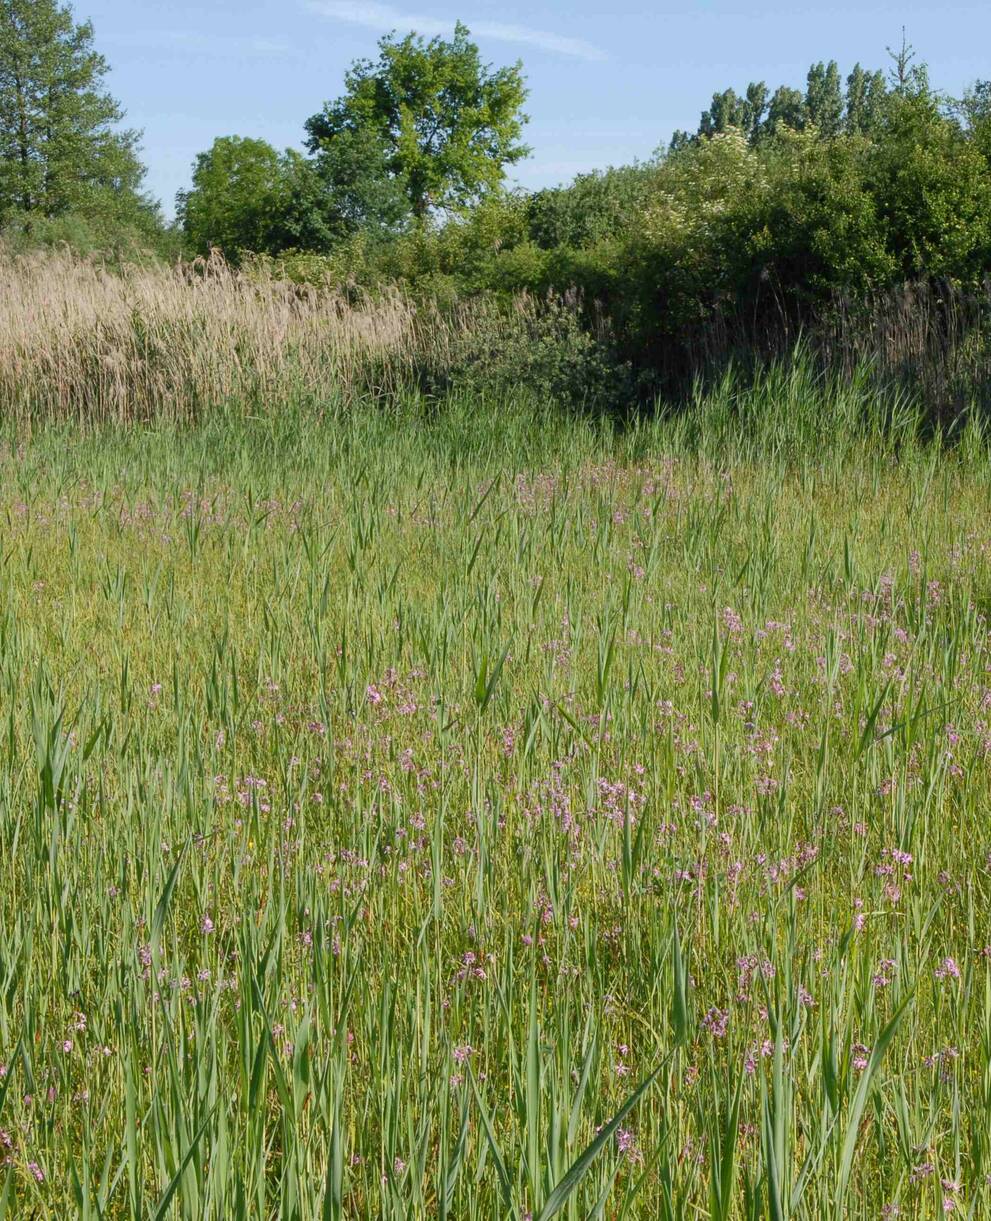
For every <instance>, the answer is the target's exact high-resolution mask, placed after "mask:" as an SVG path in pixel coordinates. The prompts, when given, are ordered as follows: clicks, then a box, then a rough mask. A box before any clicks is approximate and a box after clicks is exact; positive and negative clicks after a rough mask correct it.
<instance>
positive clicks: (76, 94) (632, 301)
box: [0, 0, 991, 408]
mask: <svg viewBox="0 0 991 1221" xmlns="http://www.w3.org/2000/svg"><path fill="white" fill-rule="evenodd" d="M0 15H2V21H3V28H2V31H0V225H3V226H4V227H5V229H6V231H7V232H8V233H14V234H19V235H21V237H22V238H23V237H24V236H25V235H27V238H28V239H29V240H42V239H43V238H44V237H45V235H51V234H52V233H53V232H54V233H56V234H58V235H60V236H64V235H65V233H66V232H67V231H68V230H70V229H71V227H72V225H73V224H78V225H80V226H82V228H83V229H86V227H87V226H88V227H89V228H88V230H87V233H89V234H90V240H91V241H92V242H97V241H99V239H100V236H101V233H102V232H110V231H112V232H113V234H114V235H115V239H116V240H119V238H120V235H121V233H128V234H132V235H133V234H137V235H138V237H139V238H140V239H141V240H144V241H145V242H146V244H147V245H149V246H153V247H156V248H157V249H158V250H159V251H162V252H165V253H167V254H175V253H177V252H179V251H181V252H183V253H185V254H186V255H187V256H196V255H207V254H209V253H210V252H211V251H217V250H219V251H221V252H222V253H223V254H224V256H225V257H226V258H227V259H228V260H229V261H231V262H232V263H235V264H240V265H242V266H245V267H248V268H258V267H259V266H260V267H263V268H268V269H269V270H271V271H273V272H274V273H276V274H278V275H280V276H283V277H286V278H290V279H297V280H304V281H309V282H319V283H323V284H327V285H330V286H334V287H337V288H341V289H343V290H345V291H348V292H352V293H362V292H375V291H377V290H380V289H381V288H382V287H383V286H385V285H396V284H399V285H402V286H404V287H405V288H406V289H408V290H409V291H410V292H411V293H413V294H414V295H422V296H424V297H427V298H429V299H430V301H431V303H432V304H438V303H439V304H440V305H441V306H444V305H445V303H446V304H449V305H450V306H451V307H454V306H455V305H456V303H458V302H461V301H463V300H464V298H465V297H466V296H467V297H473V296H477V295H480V294H484V295H486V296H490V297H492V298H494V299H496V300H500V299H501V300H505V301H507V302H508V301H510V300H512V299H513V298H514V297H515V296H516V295H518V294H520V293H521V292H522V293H526V294H529V295H530V296H531V297H533V298H535V299H537V300H539V301H545V302H549V303H551V304H549V305H548V315H549V317H552V323H549V324H548V325H549V326H550V327H551V330H553V331H554V332H555V333H558V334H563V333H565V332H566V333H567V336H566V340H564V341H562V342H563V345H564V346H563V348H562V352H563V353H564V355H563V356H562V357H561V360H562V361H564V362H567V360H568V359H570V358H569V357H568V355H567V353H568V352H570V351H572V350H573V349H574V348H575V347H576V345H577V346H578V347H581V348H582V350H583V351H587V350H588V348H589V345H590V344H591V345H592V346H593V347H594V352H595V358H596V365H597V367H603V368H607V369H608V370H609V376H608V378H605V379H603V380H607V381H608V383H609V385H610V386H611V387H612V392H613V393H621V394H623V395H629V394H635V393H637V392H638V391H640V392H644V393H652V392H653V391H654V390H655V389H656V388H657V387H658V386H662V385H665V384H670V383H672V382H675V381H683V380H684V379H685V378H686V377H688V378H691V377H693V376H694V375H695V374H696V373H697V372H698V370H699V369H700V368H702V367H705V366H707V365H712V364H715V365H717V366H718V365H719V364H720V363H721V362H722V363H724V362H725V360H726V359H729V358H731V357H732V358H736V359H739V358H740V356H741V354H742V355H743V356H744V357H747V356H753V355H756V356H765V355H769V354H774V353H776V352H780V351H782V350H784V349H786V348H787V347H788V346H789V345H791V344H793V343H794V342H795V340H796V337H797V336H799V335H800V334H801V335H804V336H805V338H806V342H807V343H808V344H812V345H818V346H819V347H820V348H821V349H822V350H824V351H827V350H828V352H829V353H830V356H831V358H833V357H837V356H838V358H840V359H843V360H846V361H851V360H854V359H856V360H860V359H862V358H867V359H875V358H877V357H879V356H881V357H883V359H884V360H885V361H886V362H887V363H888V365H889V366H892V367H894V366H895V365H898V364H899V363H900V364H901V365H902V366H906V367H907V366H914V369H915V372H916V373H919V372H920V371H921V372H922V373H925V374H926V375H927V376H928V373H927V372H926V371H927V370H928V371H929V372H931V369H932V368H935V367H937V366H938V368H939V375H938V377H937V378H936V379H935V381H934V382H933V386H930V387H929V389H930V390H933V387H934V386H935V387H936V390H935V391H934V392H935V393H938V394H939V395H942V396H944V397H946V398H948V399H953V402H954V405H956V406H959V405H960V401H961V396H963V397H964V398H966V397H967V396H968V395H970V396H971V397H973V396H974V395H984V394H985V393H986V392H987V391H988V390H989V388H991V356H989V355H988V344H987V341H986V339H985V334H986V329H987V328H986V324H987V321H988V315H989V313H991V293H989V287H988V286H989V276H991V82H982V83H977V84H975V85H974V86H973V88H971V89H970V90H969V91H968V92H967V93H966V94H965V96H964V97H962V98H959V99H951V98H949V97H947V96H945V95H944V94H942V93H941V92H939V91H938V90H937V89H935V88H934V87H933V85H932V84H931V83H930V80H929V77H928V73H927V72H926V69H925V68H924V66H922V65H921V64H920V63H919V62H918V61H917V59H916V57H915V54H914V52H913V50H912V48H911V47H909V46H908V45H907V44H906V43H905V42H904V40H903V42H902V45H901V46H900V48H898V49H897V50H896V51H894V52H889V54H890V56H891V63H890V66H889V67H888V68H887V69H886V70H880V69H870V70H868V69H865V68H863V67H861V66H860V65H856V66H854V67H853V69H852V70H851V71H849V73H847V74H846V75H844V74H843V73H841V71H840V69H839V67H838V65H837V64H835V63H832V62H830V63H817V64H814V65H813V66H812V68H811V69H810V70H809V73H808V77H807V80H806V82H805V86H804V88H802V89H797V88H794V87H792V86H790V85H787V84H783V85H780V86H778V87H776V88H774V89H771V88H769V87H768V86H767V85H766V83H765V82H751V83H750V84H749V85H747V86H746V87H745V88H743V89H742V91H741V92H737V91H736V90H735V89H733V88H729V89H726V90H724V91H722V92H719V93H716V94H714V95H713V98H712V102H711V104H710V105H709V107H708V108H707V109H706V110H705V111H704V112H703V113H702V115H701V117H700V120H699V123H698V126H697V128H696V130H695V131H693V132H678V133H676V134H675V136H674V138H673V139H672V140H671V142H670V144H669V146H667V147H665V148H663V149H660V150H658V152H657V153H656V154H655V155H654V156H653V157H652V158H650V159H649V160H648V161H646V162H643V163H639V164H635V165H632V166H623V167H618V168H612V169H608V170H604V171H602V172H597V173H592V174H586V175H581V176H579V177H578V178H576V179H575V181H574V182H572V183H571V184H570V185H568V186H563V187H559V188H554V189H548V190H543V191H537V192H535V193H531V194H527V193H523V192H519V191H513V190H509V189H507V187H506V181H507V175H508V172H509V170H510V168H511V167H512V165H513V164H514V163H516V162H517V161H519V160H520V159H521V158H523V157H525V156H526V155H527V153H528V151H529V150H528V149H527V148H526V145H525V144H524V143H523V139H522V136H523V131H524V125H525V122H526V119H525V116H524V114H523V110H522V108H523V105H524V103H525V99H526V85H525V80H524V77H523V73H522V68H521V66H520V65H519V64H516V65H514V66H510V67H504V68H492V67H489V66H487V65H485V64H484V63H483V62H482V60H481V57H480V55H479V51H478V48H477V47H476V46H475V45H474V44H473V43H472V41H471V39H470V34H469V31H468V30H467V29H466V28H465V27H464V26H461V25H458V26H457V28H456V31H455V33H454V35H453V36H452V37H451V38H450V39H442V38H434V39H432V40H429V41H427V40H424V39H422V38H418V37H417V36H415V35H412V34H411V35H409V36H407V37H398V36H394V35H393V36H388V37H386V38H383V39H382V40H381V41H380V43H379V47H378V55H377V58H375V59H372V60H363V61H359V62H357V63H355V64H354V65H353V66H352V68H351V70H350V71H349V73H348V74H347V76H346V78H345V81H344V89H343V92H342V94H341V96H340V97H339V98H337V99H336V100H334V101H330V102H328V103H326V104H325V105H324V106H323V107H322V108H321V109H320V110H319V111H317V112H316V113H315V114H313V115H312V116H311V117H310V118H309V119H306V120H305V121H304V122H303V123H302V124H301V136H302V143H303V147H304V149H305V151H298V150H295V149H289V150H285V151H279V150H277V149H275V148H273V147H272V146H271V145H269V144H267V143H266V142H265V141H263V140H259V139H254V138H251V137H238V136H225V137H223V138H220V139H218V140H216V141H215V142H214V144H213V146H212V147H211V148H210V149H209V150H207V151H205V152H204V153H202V154H201V155H200V156H199V157H198V158H197V160H196V163H195V165H194V167H193V174H192V183H191V186H190V189H189V190H188V191H185V192H182V193H181V194H180V196H179V198H178V201H177V204H178V215H177V221H176V223H175V225H174V226H172V227H166V226H164V225H163V224H162V223H161V217H160V214H159V213H158V212H157V210H156V207H155V205H154V204H153V203H152V202H151V201H149V200H148V199H147V198H146V197H145V196H144V195H142V193H141V167H140V163H139V161H138V158H137V153H136V146H137V137H136V135H135V134H134V133H129V132H123V133H122V132H121V131H120V129H119V120H120V117H121V116H120V112H119V109H118V108H117V106H116V103H115V102H114V101H113V99H111V98H110V97H109V95H108V94H107V93H106V92H105V90H104V89H103V87H102V79H103V75H104V73H105V71H106V65H105V63H104V61H103V60H102V58H101V57H100V56H99V55H98V54H97V53H96V52H95V51H94V50H93V47H92V30H91V29H90V27H89V26H88V25H82V26H79V25H75V24H74V23H73V21H72V18H71V16H70V14H69V13H68V11H67V10H65V9H64V8H61V7H59V6H58V5H57V4H56V3H55V0H0ZM25 114H26V115H27V116H28V118H27V121H26V122H25V119H24V115H25ZM906 286H908V287H906ZM920 311H922V313H924V319H923V320H922V322H920V318H921V317H922V314H921V313H920ZM549 333H550V332H548V333H547V334H542V335H541V336H539V337H534V343H538V342H539V343H540V344H543V345H545V346H546V345H547V344H548V343H550V342H551V340H550V339H549V337H548V336H549ZM576 333H580V338H576ZM497 342H498V341H497V339H493V343H497ZM569 344H570V345H571V347H570V348H569V346H568V345H569ZM578 364H579V365H581V362H578ZM951 366H952V367H951ZM582 367H584V366H582ZM982 379H983V380H982ZM930 381H933V379H932V378H931V377H930ZM939 405H940V407H941V408H942V407H944V406H945V405H944V404H939Z"/></svg>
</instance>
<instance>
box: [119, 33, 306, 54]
mask: <svg viewBox="0 0 991 1221" xmlns="http://www.w3.org/2000/svg"><path fill="white" fill-rule="evenodd" d="M103 41H104V42H107V43H110V44H111V45H114V46H120V47H128V48H132V47H133V48H134V49H136V50H152V49H155V50H160V51H161V50H171V51H188V52H190V53H191V54H196V55H210V56H216V57H219V58H231V59H248V58H255V57H257V58H260V59H269V58H282V57H287V56H291V55H292V54H293V53H294V52H293V47H292V44H291V43H290V42H289V40H288V39H286V38H281V37H275V38H267V37H264V36H261V35H258V36H250V35H249V36H247V37H238V36H235V37H223V36H221V37H217V36H215V35H212V34H201V33H195V32H193V31H190V30H141V31H131V32H124V31H121V32H120V33H118V34H111V35H109V36H107V37H106V38H104V39H103Z"/></svg>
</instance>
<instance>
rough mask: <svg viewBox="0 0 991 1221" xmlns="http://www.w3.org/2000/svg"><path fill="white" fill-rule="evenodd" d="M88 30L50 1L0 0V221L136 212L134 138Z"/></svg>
mask: <svg viewBox="0 0 991 1221" xmlns="http://www.w3.org/2000/svg"><path fill="white" fill-rule="evenodd" d="M106 73H107V63H106V60H105V59H104V58H103V56H102V55H100V54H99V53H98V52H97V51H96V50H95V49H94V46H93V27H92V26H91V25H90V24H89V23H88V22H84V23H82V24H76V23H75V22H74V21H73V18H72V14H71V12H70V10H69V9H68V8H66V7H64V6H62V5H59V4H58V3H56V0H0V218H2V217H3V216H5V215H9V214H10V213H11V212H15V211H19V212H24V213H30V214H36V215H41V216H44V217H48V218H51V217H58V216H61V215H65V214H66V213H69V212H73V211H80V212H86V211H91V212H99V213H102V214H104V215H105V214H107V213H108V212H111V211H113V210H115V209H118V210H120V209H122V210H123V211H124V212H128V211H130V212H132V213H133V212H135V211H137V210H139V209H140V208H141V207H142V206H145V205H144V201H142V200H141V199H140V197H139V195H138V191H139V188H140V184H141V179H142V177H143V173H144V171H143V169H142V167H141V164H140V161H139V160H138V156H137V152H136V146H137V139H138V137H137V133H135V132H133V131H122V130H120V129H119V127H118V124H119V123H120V121H121V119H122V117H123V114H122V111H121V109H120V107H119V105H118V104H117V102H116V101H115V100H114V98H113V97H112V96H111V95H110V94H109V93H108V92H107V90H106V88H105V87H104V77H105V75H106Z"/></svg>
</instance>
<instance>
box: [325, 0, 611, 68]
mask: <svg viewBox="0 0 991 1221" xmlns="http://www.w3.org/2000/svg"><path fill="white" fill-rule="evenodd" d="M307 8H309V9H310V10H311V11H312V12H314V13H319V14H320V15H321V16H322V17H327V18H329V19H330V20H332V21H348V22H351V23H352V24H353V25H363V26H366V27H367V28H368V29H371V30H380V31H382V32H383V33H388V32H390V31H391V30H416V32H417V33H418V34H427V35H432V34H449V33H450V32H451V30H452V29H453V28H454V23H453V21H447V20H445V19H443V18H441V17H428V16H425V15H424V14H422V13H406V12H403V11H402V10H401V9H398V8H395V7H393V5H391V4H374V3H372V4H366V3H363V2H362V0H310V2H309V3H308V4H307ZM465 25H467V26H468V28H469V29H470V30H471V32H472V33H473V34H476V35H478V37H480V38H494V39H497V40H498V41H499V42H515V43H522V44H523V45H524V46H530V47H539V48H540V49H541V50H542V51H552V52H554V53H555V54H557V55H568V56H571V57H572V58H573V59H585V60H589V61H592V62H595V61H601V60H604V59H605V58H606V55H605V53H604V52H603V51H602V50H601V49H600V48H599V47H596V46H593V44H592V43H590V42H585V40H584V39H582V38H569V37H568V36H567V35H565V34H554V33H551V32H550V31H549V30H534V29H531V28H530V26H525V25H514V24H512V23H508V22H503V21H484V20H483V21H467V20H466V21H465Z"/></svg>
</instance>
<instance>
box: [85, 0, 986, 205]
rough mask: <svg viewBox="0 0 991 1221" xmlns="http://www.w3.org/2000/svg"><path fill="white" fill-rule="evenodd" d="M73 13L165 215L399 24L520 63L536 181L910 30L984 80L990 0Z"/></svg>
mask: <svg viewBox="0 0 991 1221" xmlns="http://www.w3.org/2000/svg"><path fill="white" fill-rule="evenodd" d="M75 12H76V15H77V18H79V19H82V18H84V17H89V18H90V19H91V20H92V21H93V23H94V25H95V28H96V42H97V45H98V47H99V48H100V50H102V51H103V53H104V54H105V55H106V56H107V58H108V59H109V61H110V63H111V67H112V72H111V76H110V86H111V89H112V91H113V92H114V93H115V95H116V96H117V97H118V98H119V99H120V101H121V102H122V103H123V105H124V107H125V108H126V110H127V113H128V123H129V124H130V125H132V126H135V127H140V128H143V129H144V133H145V135H144V158H145V162H146V164H147V165H148V180H147V182H148V187H149V188H150V190H151V191H152V193H153V194H155V195H156V196H157V197H159V198H160V199H161V200H162V201H163V204H164V205H165V207H166V210H167V211H168V212H169V213H171V211H172V201H173V198H174V196H175V192H176V190H177V189H179V188H180V187H182V186H184V185H186V184H187V183H188V181H189V174H190V166H191V163H192V161H193V158H194V157H195V155H196V153H197V152H200V151H201V150H203V149H205V148H207V147H209V145H210V143H211V142H212V141H213V139H214V137H216V136H223V135H241V136H260V137H262V138H264V139H266V140H269V141H271V142H272V143H273V144H275V145H276V146H277V147H280V148H282V147H285V146H287V145H296V146H298V145H299V144H300V142H301V138H302V125H303V121H304V120H305V119H306V118H307V117H308V116H309V115H310V114H312V113H313V112H314V111H316V110H318V109H319V108H320V106H321V105H322V103H323V102H324V101H325V100H326V99H328V98H333V97H335V96H337V95H338V94H339V93H340V92H341V86H342V81H343V77H344V72H345V70H346V68H347V66H348V64H349V63H350V62H351V61H352V60H353V59H355V58H358V57H362V56H373V55H374V52H375V44H376V41H377V40H378V38H379V37H380V36H381V35H382V34H383V33H384V32H386V31H387V30H389V29H392V28H396V29H398V30H400V31H401V32H406V31H407V30H410V29H417V30H418V31H420V32H421V33H424V34H430V35H432V34H435V33H446V32H448V31H449V30H450V29H451V28H452V27H453V24H454V21H455V19H456V18H460V19H461V20H462V21H464V22H465V23H466V24H467V25H468V26H469V27H470V29H471V30H472V33H473V35H474V37H475V40H476V41H477V42H478V43H479V44H480V46H481V48H482V51H483V53H484V56H485V58H486V59H487V60H488V61H489V62H491V63H493V64H502V63H509V62H513V61H514V60H516V59H522V60H523V63H524V67H525V70H526V75H527V79H528V83H529V86H530V90H531V93H530V98H529V101H528V104H527V110H528V112H529V114H530V115H531V122H530V124H529V126H528V128H527V141H528V143H529V144H531V145H532V146H533V154H532V156H531V158H530V160H529V161H528V162H526V163H524V164H523V165H521V166H519V167H517V170H516V178H517V180H518V181H519V182H520V183H521V184H522V185H523V186H525V187H531V188H532V187H537V186H543V185H548V184H552V183H556V182H561V181H564V180H567V179H569V178H571V177H573V176H574V175H575V174H576V173H579V172H581V171H583V170H588V169H593V168H596V167H604V166H607V165H610V164H622V163H623V162H627V161H630V160H632V159H633V158H635V157H641V158H643V157H647V156H649V155H650V153H651V152H652V151H653V150H654V149H655V148H656V147H657V146H658V144H660V143H662V142H665V141H666V140H667V139H668V137H669V136H670V134H671V132H672V131H673V130H674V129H675V128H676V127H691V126H694V124H695V123H696V122H697V120H698V115H699V112H700V111H701V110H702V109H703V108H704V107H705V106H706V104H707V103H708V99H709V98H710V97H711V95H712V92H713V90H715V89H719V88H724V87H726V86H727V85H735V86H736V87H738V88H739V87H742V86H744V85H746V83H747V81H749V80H754V79H756V80H766V81H767V82H768V84H769V85H771V86H772V87H773V86H774V85H777V84H780V83H791V84H796V85H797V84H800V83H801V82H802V80H803V79H804V76H805V73H806V70H807V68H808V66H809V64H810V63H811V62H813V61H814V60H818V59H836V60H837V61H838V62H839V64H840V67H841V69H842V70H843V71H844V72H846V71H848V70H849V68H850V67H851V66H852V65H853V64H854V63H855V62H856V61H857V60H860V61H861V62H862V63H863V64H864V65H865V66H870V67H877V66H885V65H886V63H887V58H886V55H885V46H886V45H889V44H890V45H893V44H895V43H897V42H899V41H900V38H901V27H902V25H903V24H904V25H905V26H906V27H907V31H908V37H909V41H910V42H911V43H913V45H914V46H915V47H916V48H917V49H918V51H919V53H920V55H921V57H922V58H924V59H926V60H927V61H928V63H929V65H930V70H931V74H932V79H933V81H934V83H935V84H936V85H937V86H939V87H940V88H942V89H945V90H947V91H948V92H951V93H959V92H960V91H962V89H963V88H964V87H965V86H966V85H967V84H970V83H971V82H972V81H974V80H975V79H978V78H981V77H985V78H986V77H991V53H989V48H991V3H989V0H968V2H957V0H948V2H947V3H943V4H941V5H934V4H932V3H922V2H921V0H904V2H903V3H899V4H896V3H894V2H888V3H879V2H878V0H860V2H859V3H858V2H855V0H841V2H839V3H833V4H830V5H822V4H818V3H814V2H812V0H798V2H791V3H789V2H788V0H772V2H767V3H762V4H756V3H752V2H751V0H670V2H668V3H665V4H663V5H653V4H649V3H646V2H645V0H640V2H635V0H614V3H612V4H607V3H603V2H602V0H573V3H571V4H563V3H553V2H551V0H530V2H526V0H498V2H497V0H459V2H458V3H451V2H450V0H408V3H407V2H406V0H396V3H394V4H392V3H364V2H362V0H199V3H192V2H190V0H175V2H173V3H169V4H167V5H166V4H162V3H152V2H151V0H76V4H75Z"/></svg>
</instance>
